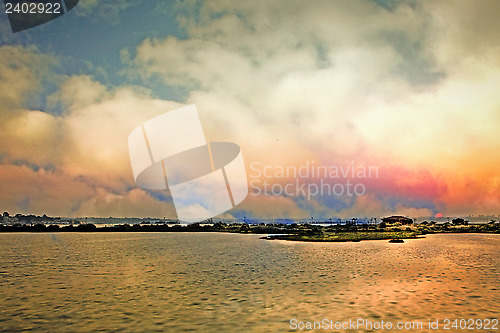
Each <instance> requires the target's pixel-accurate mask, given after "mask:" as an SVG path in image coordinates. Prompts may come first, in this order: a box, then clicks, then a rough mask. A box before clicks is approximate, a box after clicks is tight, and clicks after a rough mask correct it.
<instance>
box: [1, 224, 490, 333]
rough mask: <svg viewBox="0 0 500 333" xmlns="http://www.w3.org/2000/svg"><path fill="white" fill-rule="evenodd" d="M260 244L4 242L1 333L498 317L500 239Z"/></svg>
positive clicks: (159, 236)
mask: <svg viewBox="0 0 500 333" xmlns="http://www.w3.org/2000/svg"><path fill="white" fill-rule="evenodd" d="M259 237H260V236H258V235H238V234H212V233H137V234H135V233H134V234H131V233H105V234H75V233H68V234H64V233H56V234H0V258H1V259H0V263H1V264H0V302H1V303H0V331H26V330H34V331H50V332H68V331H77V332H81V331H96V330H104V331H126V332H130V331H135V332H138V331H174V332H175V331H186V330H191V331H213V332H220V331H227V332H234V331H257V332H261V331H262V332H265V331H288V330H289V328H290V319H292V318H296V319H298V320H299V321H313V320H316V321H319V320H322V319H324V318H327V319H331V320H334V321H343V320H349V319H357V318H366V319H369V320H373V321H377V320H378V321H380V320H384V321H392V322H397V321H414V320H418V321H425V322H426V323H427V320H428V319H429V318H433V319H434V318H441V319H443V318H467V319H468V318H473V319H477V318H498V317H499V311H500V306H499V304H500V291H499V288H500V283H499V281H500V254H499V250H500V235H479V234H472V235H430V236H427V238H425V239H419V240H407V241H406V242H405V243H404V244H389V243H388V242H387V241H370V242H360V243H295V242H285V241H264V240H261V239H259ZM424 331H425V330H424ZM434 332H436V331H434ZM482 332H485V331H484V330H483V331H482ZM497 332H498V331H497Z"/></svg>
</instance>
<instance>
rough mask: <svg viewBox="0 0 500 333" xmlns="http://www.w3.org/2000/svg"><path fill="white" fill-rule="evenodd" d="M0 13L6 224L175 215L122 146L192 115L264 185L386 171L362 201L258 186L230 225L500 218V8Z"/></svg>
mask: <svg viewBox="0 0 500 333" xmlns="http://www.w3.org/2000/svg"><path fill="white" fill-rule="evenodd" d="M1 8H2V14H0V87H1V89H0V210H1V211H2V212H3V211H8V212H9V213H11V214H15V213H34V214H44V213H46V214H47V215H52V216H75V217H82V216H102V217H107V216H117V217H125V216H128V217H132V216H137V217H144V216H156V217H163V216H166V217H171V218H175V217H176V215H175V209H174V206H173V204H172V200H171V198H169V197H168V195H163V194H162V193H158V192H149V191H147V190H143V189H141V188H139V187H137V186H136V185H135V182H134V178H133V175H132V170H131V166H130V161H129V156H128V148H127V138H128V135H129V133H130V132H131V131H132V130H133V129H134V128H136V127H137V126H138V125H140V124H141V123H143V122H144V121H146V120H148V119H151V118H153V117H154V116H157V115H160V114H162V113H164V112H167V111H170V110H173V109H176V108H179V107H182V106H184V105H188V104H195V105H196V107H197V109H198V113H199V116H200V119H201V122H202V125H203V128H204V131H205V136H206V139H207V141H227V142H234V143H236V144H238V145H239V146H240V147H241V151H242V154H243V158H244V160H245V165H246V170H247V177H248V179H249V181H252V180H254V181H255V180H256V182H255V183H254V184H262V182H263V181H264V180H267V181H269V182H270V183H271V184H281V185H283V186H284V185H286V184H290V183H295V182H296V181H297V179H296V177H291V176H290V175H287V176H286V177H274V178H272V179H264V178H265V177H264V175H263V174H261V175H258V172H257V171H256V169H258V170H260V171H263V168H265V167H266V166H269V168H268V169H267V170H270V169H273V170H276V169H279V168H280V167H283V168H286V167H289V168H290V169H291V168H297V169H298V168H300V166H304V165H306V164H307V163H309V164H312V163H314V165H316V166H325V167H332V166H333V167H337V168H341V167H343V168H346V167H349V166H351V167H359V168H361V167H370V166H371V167H375V168H376V169H377V170H378V174H377V177H373V176H372V177H369V178H362V179H361V178H357V179H352V178H353V177H349V176H348V177H347V178H349V179H350V180H353V181H355V182H357V183H362V184H363V186H364V187H365V189H366V191H365V192H364V193H363V195H354V196H348V195H316V196H312V197H311V198H307V197H304V196H303V195H301V194H300V193H294V194H293V195H287V194H285V193H281V194H279V195H274V194H272V193H271V194H270V195H264V194H260V195H256V193H255V192H256V190H255V188H254V189H252V188H251V189H250V194H249V195H248V197H247V198H246V199H245V200H244V201H243V202H242V203H241V204H240V205H238V206H237V207H236V208H234V209H233V210H230V211H229V212H227V213H226V214H225V215H224V217H231V216H233V217H243V216H247V217H253V218H277V217H282V218H310V217H311V216H315V217H318V218H321V217H324V218H329V217H343V218H344V217H345V218H346V217H353V216H358V217H364V216H386V215H391V214H400V215H408V216H431V215H432V216H434V215H436V214H437V213H442V214H443V215H444V216H459V215H468V214H495V215H498V214H500V91H499V90H500V20H499V19H498V18H499V16H500V1H496V0H491V1H482V0H480V1H477V0H470V1H396V0H387V1H384V0H365V1H362V0H359V1H350V0H349V1H348V0H344V1H293V0H292V1H290V0H283V1H281V0H280V1H275V0H272V1H233V0H215V1H207V2H205V1H190V0H187V1H151V0H143V1H139V0H130V1H128V0H109V1H108V0H81V1H80V3H79V4H78V5H77V6H76V7H75V8H74V9H73V10H71V11H70V12H68V13H67V14H65V15H63V16H62V17H60V18H58V19H56V20H54V21H52V22H49V23H47V24H44V25H41V26H38V27H35V28H33V29H30V30H26V31H22V32H18V33H12V31H11V28H10V25H9V22H8V18H7V16H6V14H4V12H5V10H4V7H3V5H2V7H1ZM251 166H253V167H251ZM261 173H262V172H261ZM351 176H352V175H351ZM354 178H355V177H354ZM299 181H300V182H304V183H306V184H309V183H314V182H316V181H317V179H316V180H315V179H313V178H312V177H305V178H302V179H300V180H299ZM325 181H327V182H330V183H336V182H342V183H343V182H345V181H346V179H345V177H341V178H340V179H339V178H337V179H335V178H331V177H330V178H328V179H325ZM259 186H260V185H259Z"/></svg>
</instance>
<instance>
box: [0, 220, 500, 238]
mask: <svg viewBox="0 0 500 333" xmlns="http://www.w3.org/2000/svg"><path fill="white" fill-rule="evenodd" d="M13 232H35V233H37V232H38V233H40V232H49V233H53V232H98V233H100V232H228V233H241V234H267V235H268V236H265V237H262V238H263V239H266V240H289V241H305V242H359V241H364V240H393V241H394V242H401V241H398V240H403V239H415V238H420V237H423V236H425V235H427V234H437V233H494V234H500V223H498V222H492V223H488V224H471V225H452V224H450V223H445V224H410V225H399V224H395V225H385V224H378V225H366V224H365V225H327V226H320V225H313V224H307V223H305V224H295V223H294V224H264V223H260V224H246V223H230V224H226V223H223V222H217V223H214V224H199V223H195V224H190V225H180V224H118V225H113V226H104V227H97V226H96V225H94V224H78V225H65V226H61V225H58V224H48V225H47V224H43V223H37V224H14V225H0V233H13Z"/></svg>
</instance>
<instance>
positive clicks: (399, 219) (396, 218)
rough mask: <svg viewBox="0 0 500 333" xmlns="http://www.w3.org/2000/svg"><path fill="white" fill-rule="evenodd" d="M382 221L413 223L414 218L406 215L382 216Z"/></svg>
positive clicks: (388, 222)
mask: <svg viewBox="0 0 500 333" xmlns="http://www.w3.org/2000/svg"><path fill="white" fill-rule="evenodd" d="M382 222H384V223H386V224H395V223H400V224H413V220H412V219H410V218H408V217H404V216H389V217H384V218H382Z"/></svg>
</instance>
